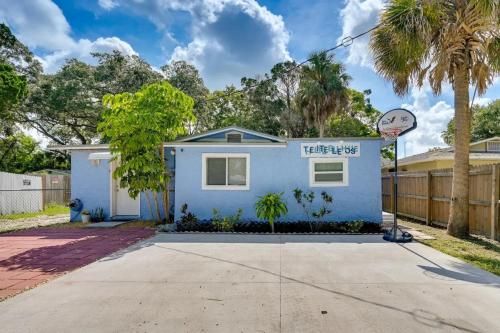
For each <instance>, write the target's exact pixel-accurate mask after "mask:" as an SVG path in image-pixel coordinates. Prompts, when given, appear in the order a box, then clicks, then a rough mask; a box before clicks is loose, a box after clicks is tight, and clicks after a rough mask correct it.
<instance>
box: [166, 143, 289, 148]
mask: <svg viewBox="0 0 500 333" xmlns="http://www.w3.org/2000/svg"><path fill="white" fill-rule="evenodd" d="M163 146H164V147H174V148H178V147H195V148H201V147H218V148H241V147H245V148H286V147H287V144H286V143H274V142H269V143H267V142H266V143H251V144H247V143H245V142H242V143H232V144H231V143H227V142H220V143H219V142H172V143H166V144H164V145H163Z"/></svg>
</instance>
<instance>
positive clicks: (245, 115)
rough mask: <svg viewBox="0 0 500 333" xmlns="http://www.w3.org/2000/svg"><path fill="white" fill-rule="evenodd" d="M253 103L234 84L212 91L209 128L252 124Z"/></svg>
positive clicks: (209, 107)
mask: <svg viewBox="0 0 500 333" xmlns="http://www.w3.org/2000/svg"><path fill="white" fill-rule="evenodd" d="M252 111H253V108H252V105H251V104H250V101H249V100H248V98H247V96H246V94H245V93H244V92H242V91H240V90H238V89H236V88H235V87H234V86H228V87H226V89H224V90H218V91H214V92H212V93H211V94H210V95H209V96H208V98H207V112H208V119H207V123H208V124H209V126H210V127H209V129H217V128H222V127H227V126H241V127H247V128H250V127H251V126H252Z"/></svg>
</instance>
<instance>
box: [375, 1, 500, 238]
mask: <svg viewBox="0 0 500 333" xmlns="http://www.w3.org/2000/svg"><path fill="white" fill-rule="evenodd" d="M499 17H500V12H499V4H498V0H470V1H464V0H456V1H448V0H434V1H430V0H425V1H415V0H410V1H409V0H392V1H389V3H388V4H387V6H386V7H385V9H384V11H383V12H382V15H381V18H380V24H379V25H378V26H377V28H376V29H375V30H374V32H373V33H372V36H371V49H372V51H373V53H374V58H375V68H376V70H377V71H378V72H379V73H380V74H381V75H382V76H383V77H384V78H385V79H387V80H389V81H391V82H392V84H393V88H394V91H395V92H396V93H397V94H399V95H404V94H406V93H407V92H408V91H409V88H410V87H411V86H412V84H416V85H417V86H422V85H423V83H424V80H425V79H426V78H427V79H428V82H429V83H430V86H431V88H432V90H433V92H434V93H435V94H439V93H441V87H442V84H443V82H444V81H445V80H446V81H449V82H450V83H451V84H452V86H453V89H454V92H455V143H456V144H455V153H454V154H455V158H454V163H453V184H452V193H451V204H450V214H449V220H448V233H449V234H451V235H455V236H465V235H467V234H468V229H469V223H468V221H469V142H470V110H469V103H470V101H469V86H470V85H471V84H473V85H476V87H477V92H478V94H479V95H482V94H484V93H485V91H486V89H487V87H488V85H490V84H491V83H492V80H493V77H494V75H495V74H497V73H499V71H500V57H499V54H500V35H499V32H498V31H499V30H498V24H499V21H498V18H499Z"/></svg>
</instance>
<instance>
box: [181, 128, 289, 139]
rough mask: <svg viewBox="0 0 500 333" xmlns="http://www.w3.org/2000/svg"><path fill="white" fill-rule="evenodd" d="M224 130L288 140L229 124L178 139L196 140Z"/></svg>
mask: <svg viewBox="0 0 500 333" xmlns="http://www.w3.org/2000/svg"><path fill="white" fill-rule="evenodd" d="M224 131H238V132H243V133H247V134H251V135H255V136H259V137H262V138H265V139H269V140H271V141H277V142H286V140H284V139H282V138H279V137H277V136H274V135H269V134H265V133H260V132H256V131H252V130H249V129H246V128H241V127H238V126H229V127H224V128H220V129H217V130H213V131H208V132H205V133H201V134H197V135H192V136H187V137H185V138H182V139H180V140H178V141H179V142H185V141H191V140H196V139H199V138H203V137H205V136H210V135H214V134H218V133H221V132H224Z"/></svg>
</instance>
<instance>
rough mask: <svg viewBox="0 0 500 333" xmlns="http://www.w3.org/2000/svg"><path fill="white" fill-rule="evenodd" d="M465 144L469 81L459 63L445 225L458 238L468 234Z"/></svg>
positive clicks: (467, 156) (466, 155)
mask: <svg viewBox="0 0 500 333" xmlns="http://www.w3.org/2000/svg"><path fill="white" fill-rule="evenodd" d="M469 144H470V110H469V80H468V75H467V68H466V66H461V67H459V68H457V69H456V70H455V148H454V150H455V153H454V154H455V156H454V161H453V183H452V187H451V204H450V217H449V220H448V228H447V231H448V234H450V235H453V236H458V237H463V236H466V235H468V233H469Z"/></svg>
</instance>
